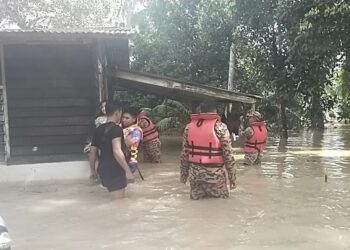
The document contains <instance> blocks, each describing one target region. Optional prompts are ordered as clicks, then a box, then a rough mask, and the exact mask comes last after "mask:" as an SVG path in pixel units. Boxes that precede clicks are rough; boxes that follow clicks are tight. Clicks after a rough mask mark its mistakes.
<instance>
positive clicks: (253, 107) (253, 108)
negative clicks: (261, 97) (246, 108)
mask: <svg viewBox="0 0 350 250" xmlns="http://www.w3.org/2000/svg"><path fill="white" fill-rule="evenodd" d="M252 110H253V111H255V103H253V104H252Z"/></svg>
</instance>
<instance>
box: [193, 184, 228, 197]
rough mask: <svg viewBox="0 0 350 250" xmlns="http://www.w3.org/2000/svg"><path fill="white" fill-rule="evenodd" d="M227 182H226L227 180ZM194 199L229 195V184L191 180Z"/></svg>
mask: <svg viewBox="0 0 350 250" xmlns="http://www.w3.org/2000/svg"><path fill="white" fill-rule="evenodd" d="M225 184H226V182H225ZM190 186H191V194H190V197H191V199H192V200H199V199H203V198H223V199H226V198H228V197H229V192H228V189H227V185H224V186H223V185H218V184H217V183H207V182H190Z"/></svg>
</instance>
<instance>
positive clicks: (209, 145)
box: [180, 101, 236, 200]
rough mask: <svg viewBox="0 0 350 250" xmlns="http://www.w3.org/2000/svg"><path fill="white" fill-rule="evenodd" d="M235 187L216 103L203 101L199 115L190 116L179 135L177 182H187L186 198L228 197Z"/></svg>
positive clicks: (229, 151) (227, 138)
mask: <svg viewBox="0 0 350 250" xmlns="http://www.w3.org/2000/svg"><path fill="white" fill-rule="evenodd" d="M225 168H226V170H227V173H228V180H229V186H230V189H233V188H235V180H236V169H235V159H234V155H233V148H232V145H231V137H230V133H229V131H228V129H227V126H226V125H225V124H224V123H222V122H221V118H220V116H219V115H218V114H217V110H216V104H215V102H213V101H205V102H203V103H202V104H201V105H200V113H199V114H193V115H192V116H191V122H190V123H189V124H188V125H187V126H186V128H185V131H184V135H183V149H182V154H181V167H180V171H181V177H180V178H181V182H182V183H184V184H185V183H186V182H187V180H189V182H190V186H191V191H190V198H191V199H193V200H198V199H202V198H205V197H215V198H228V196H229V191H228V188H227V181H226V174H225Z"/></svg>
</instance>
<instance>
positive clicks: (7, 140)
mask: <svg viewBox="0 0 350 250" xmlns="http://www.w3.org/2000/svg"><path fill="white" fill-rule="evenodd" d="M0 57H1V58H0V60H1V85H2V88H3V107H4V126H5V127H4V133H5V134H4V139H5V153H6V155H5V162H6V164H7V163H8V162H9V160H10V158H11V149H10V132H9V118H8V105H7V90H6V75H5V51H4V45H3V44H1V45H0Z"/></svg>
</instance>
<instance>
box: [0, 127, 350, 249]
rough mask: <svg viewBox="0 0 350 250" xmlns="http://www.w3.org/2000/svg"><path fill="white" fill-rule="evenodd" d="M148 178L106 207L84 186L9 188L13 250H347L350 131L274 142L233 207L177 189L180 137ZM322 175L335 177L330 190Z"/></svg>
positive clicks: (246, 176) (241, 183) (104, 198)
mask: <svg viewBox="0 0 350 250" xmlns="http://www.w3.org/2000/svg"><path fill="white" fill-rule="evenodd" d="M163 148H164V153H163V160H164V163H163V164H161V165H159V166H152V165H146V164H142V171H143V174H144V176H145V178H146V181H144V182H142V181H141V180H139V179H138V180H137V182H136V183H134V184H132V185H130V186H129V188H128V198H126V199H124V200H122V201H119V202H111V201H109V197H108V194H107V192H106V191H105V190H103V189H102V188H101V187H99V186H91V185H89V184H88V182H87V181H85V180H82V181H77V182H67V183H42V184H40V185H39V184H32V185H31V186H26V187H23V186H22V185H16V186H11V187H8V186H7V187H4V186H2V187H1V189H0V198H1V199H0V214H1V215H2V216H3V217H4V218H5V220H6V222H7V224H8V227H9V229H10V234H11V236H12V238H13V239H14V244H13V249H14V250H26V249H27V250H34V249H35V250H54V249H55V250H56V249H57V250H78V249H79V250H80V249H81V250H83V249H84V250H97V249H111V250H112V249H113V250H115V249H121V250H122V249H169V250H170V249H276V250H277V249H278V250H280V249H317V250H321V249H325V250H330V249H332V250H333V249H350V193H349V190H350V181H349V174H350V163H349V161H350V130H349V129H342V128H337V129H328V130H326V131H324V132H311V131H303V132H300V133H294V134H292V135H291V138H290V139H289V141H288V142H287V143H280V142H279V141H278V140H270V142H269V145H268V148H267V152H266V154H265V156H264V161H263V164H262V166H261V167H245V166H243V165H242V164H241V163H242V159H243V156H242V155H241V154H239V152H238V151H237V165H238V169H239V170H238V182H237V189H236V190H234V191H232V192H231V197H230V198H229V199H227V200H222V199H206V200H201V201H191V200H190V199H189V187H188V186H184V185H182V184H180V183H179V171H178V170H179V150H180V140H179V138H168V139H166V140H164V142H163ZM325 175H327V176H328V178H327V183H326V182H325Z"/></svg>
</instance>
